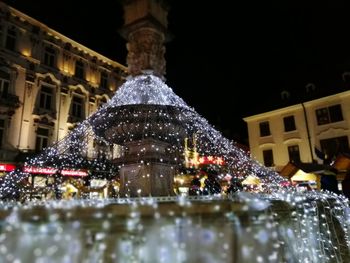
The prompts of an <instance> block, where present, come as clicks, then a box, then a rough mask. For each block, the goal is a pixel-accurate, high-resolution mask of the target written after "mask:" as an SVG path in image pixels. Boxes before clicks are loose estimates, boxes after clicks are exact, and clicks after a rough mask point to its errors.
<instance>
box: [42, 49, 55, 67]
mask: <svg viewBox="0 0 350 263" xmlns="http://www.w3.org/2000/svg"><path fill="white" fill-rule="evenodd" d="M55 56H56V52H55V50H54V49H53V48H51V47H46V48H45V52H44V64H45V65H47V66H49V67H54V66H55Z"/></svg>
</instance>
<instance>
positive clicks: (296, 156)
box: [288, 145, 300, 162]
mask: <svg viewBox="0 0 350 263" xmlns="http://www.w3.org/2000/svg"><path fill="white" fill-rule="evenodd" d="M288 155H289V161H291V162H300V152H299V146H298V145H291V146H288Z"/></svg>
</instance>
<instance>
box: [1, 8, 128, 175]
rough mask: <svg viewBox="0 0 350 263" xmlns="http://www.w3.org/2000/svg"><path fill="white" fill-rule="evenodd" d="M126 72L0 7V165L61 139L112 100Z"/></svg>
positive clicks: (110, 61)
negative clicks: (77, 124) (78, 123)
mask: <svg viewBox="0 0 350 263" xmlns="http://www.w3.org/2000/svg"><path fill="white" fill-rule="evenodd" d="M126 72H127V68H126V67H125V66H123V65H121V64H119V63H117V62H115V61H113V60H111V59H108V58H107V57H105V56H103V55H101V54H99V53H97V52H95V51H93V50H91V49H89V48H87V47H85V46H83V45H81V44H79V43H77V42H75V41H73V40H71V39H69V38H68V37H66V36H64V35H62V34H60V33H58V32H56V31H54V30H53V29H51V28H49V27H47V26H46V25H44V24H42V23H40V22H39V21H37V20H35V19H33V18H31V17H29V16H27V15H25V14H23V13H21V12H19V11H18V10H16V9H14V8H12V7H10V6H8V5H6V4H4V3H2V2H0V163H2V164H11V163H16V162H18V161H20V159H21V158H20V156H21V154H22V155H23V154H25V153H35V152H39V151H41V150H42V149H43V148H45V147H47V146H48V145H50V144H52V143H54V142H56V141H58V140H60V139H62V138H63V137H64V136H65V135H66V134H67V133H68V132H69V130H71V129H72V128H74V126H75V125H76V123H77V122H80V121H82V120H84V119H85V118H86V117H87V116H89V115H90V114H91V113H93V112H94V111H96V110H97V109H98V108H99V107H100V106H101V105H102V104H103V103H105V102H107V100H108V99H109V98H111V96H112V95H113V93H114V92H115V91H116V89H117V88H118V87H119V86H120V85H121V84H122V83H123V82H124V79H125V76H126ZM2 167H3V169H6V166H2ZM9 167H13V166H9Z"/></svg>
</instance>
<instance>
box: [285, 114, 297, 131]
mask: <svg viewBox="0 0 350 263" xmlns="http://www.w3.org/2000/svg"><path fill="white" fill-rule="evenodd" d="M283 123H284V131H285V132H289V131H295V130H296V128H295V120H294V116H287V117H284V118H283Z"/></svg>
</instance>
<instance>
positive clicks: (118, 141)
mask: <svg viewBox="0 0 350 263" xmlns="http://www.w3.org/2000/svg"><path fill="white" fill-rule="evenodd" d="M135 10H137V12H135ZM166 13H167V11H166V9H165V8H164V3H163V1H153V0H134V1H125V14H126V15H125V17H126V18H125V20H126V25H125V28H124V32H123V33H124V35H125V36H126V38H127V39H128V41H129V44H128V50H129V55H128V64H129V71H130V73H131V76H130V77H129V78H128V79H127V81H126V82H125V83H124V85H122V87H120V89H119V90H118V91H117V92H116V94H115V96H114V97H113V98H112V99H111V100H110V101H109V102H108V103H106V104H105V105H104V106H103V107H102V108H101V109H100V110H98V111H97V112H96V113H94V114H92V115H91V116H90V117H89V118H88V119H87V120H85V121H84V122H82V123H80V124H79V125H78V127H76V128H75V129H74V130H73V131H72V132H71V133H70V134H69V135H68V136H67V137H66V138H64V139H63V140H62V141H60V142H58V143H57V144H55V145H53V146H52V147H50V148H48V149H46V150H44V151H43V152H42V153H41V154H39V155H38V156H37V157H36V158H33V159H31V160H28V161H27V163H26V164H25V167H24V168H26V169H21V170H17V171H15V172H13V173H10V174H8V175H7V176H6V177H5V178H3V180H2V181H1V185H0V197H1V199H2V200H3V201H2V202H1V203H0V222H1V227H0V262H12V263H13V262H15V263H19V262H29V263H31V262H35V263H37V262H57V263H58V262H60V263H61V262H84V263H97V262H122V263H124V262H125V263H126V262H127V263H129V262H145V263H148V262H150V263H157V262H172V263H180V262H244V263H247V262H248V263H249V262H254V263H255V262H257V263H261V262H291V263H294V262H315V263H316V262H317V263H318V262H321V263H326V262H337V263H340V262H349V261H350V250H349V249H350V243H349V242H350V240H349V238H350V213H349V212H350V211H349V205H348V200H347V199H346V198H345V197H343V196H337V195H335V194H332V193H329V192H316V191H312V192H304V193H301V192H298V191H296V190H295V189H294V188H293V187H290V186H285V184H284V182H285V179H284V178H282V177H280V176H279V175H278V174H277V173H275V172H274V171H273V170H271V169H268V168H266V167H264V166H263V165H261V164H260V163H258V162H257V161H255V160H254V159H252V158H251V157H250V156H249V154H248V153H247V152H245V151H244V150H242V149H241V148H240V147H238V146H237V144H236V143H235V142H232V141H230V140H228V139H226V138H224V137H223V136H222V134H221V133H220V132H219V131H217V130H216V129H214V127H212V126H211V125H210V124H209V123H208V122H207V120H206V119H204V118H203V117H201V116H200V115H199V114H198V113H197V112H196V111H195V109H193V108H191V107H189V106H188V105H187V104H186V103H185V102H184V101H183V100H182V99H181V98H179V97H178V96H177V95H176V94H175V93H174V92H173V91H172V89H171V88H170V87H168V86H167V85H166V83H165V80H164V78H163V75H164V73H165V61H164V58H163V55H164V47H163V42H164V41H165V39H166V37H165V32H166ZM189 138H194V139H193V141H191V140H189ZM188 148H192V152H190V154H186V151H188ZM201 159H202V160H220V162H219V161H217V162H216V163H215V162H209V164H208V163H207V164H206V166H208V167H206V168H207V169H203V168H204V164H203V163H201V162H200V160H201ZM188 161H190V162H188ZM48 167H49V168H48ZM29 168H33V169H34V168H36V169H39V168H41V169H51V170H53V171H55V174H54V175H53V176H51V178H50V179H52V181H53V182H52V183H50V184H49V185H48V184H47V185H45V187H41V188H40V187H36V186H35V185H34V184H33V183H35V181H34V179H32V181H30V173H29V172H28V171H30V169H29ZM84 168H85V169H90V168H91V169H92V168H93V171H94V173H92V174H89V175H87V176H85V177H83V179H76V180H73V179H72V178H69V179H67V178H68V177H65V174H67V172H66V173H64V171H67V169H75V170H77V169H78V170H79V171H81V169H84ZM51 170H50V171H51ZM213 171H214V173H213V174H211V175H210V173H211V172H213ZM203 173H207V174H205V175H204V176H203ZM251 175H254V176H255V177H258V178H259V179H260V180H261V182H262V183H263V186H264V187H263V188H259V189H254V192H248V191H239V190H238V191H236V192H227V191H226V192H225V191H219V192H211V191H210V189H212V188H211V184H213V185H214V184H215V181H210V180H209V183H208V179H209V176H211V177H215V178H216V179H217V181H219V182H220V186H222V187H224V186H225V185H224V183H225V182H226V183H227V181H226V178H231V179H228V181H229V182H228V184H229V183H230V182H232V181H233V180H232V178H234V179H239V180H243V179H244V178H247V177H248V176H251ZM201 176H202V177H203V178H206V177H208V178H207V180H205V181H204V182H207V184H205V186H202V185H198V187H200V188H201V192H195V193H194V194H193V195H189V192H178V191H176V189H175V188H176V180H175V179H181V180H183V181H186V180H187V179H188V178H191V179H193V178H197V177H201ZM94 177H96V178H103V179H104V180H105V181H106V182H107V183H106V184H107V185H108V184H110V182H115V181H118V182H119V184H120V188H119V189H118V197H113V198H112V196H111V195H107V197H109V198H103V199H93V198H91V196H90V195H83V194H81V195H78V196H76V198H73V199H70V200H65V199H62V198H61V196H60V195H58V193H60V189H59V188H60V187H62V185H63V183H64V182H67V181H69V182H70V183H71V184H73V185H74V186H75V187H77V188H78V189H80V190H81V192H84V191H85V192H88V191H87V189H90V190H91V188H93V187H92V186H91V181H92V180H93V179H94ZM175 177H176V178H175ZM203 178H198V179H203ZM217 181H216V182H217ZM28 182H30V183H28ZM89 184H90V185H89ZM39 188H40V189H39ZM42 188H44V189H42ZM174 189H175V190H174ZM213 189H214V187H213ZM42 190H45V191H46V192H45V193H43V194H41V197H42V198H43V199H44V200H33V198H32V197H33V193H36V194H37V193H39V192H40V191H42ZM235 190H237V189H235ZM256 191H258V192H256ZM50 192H51V193H53V195H49V193H50ZM40 193H41V192H40ZM52 199H58V200H52Z"/></svg>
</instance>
